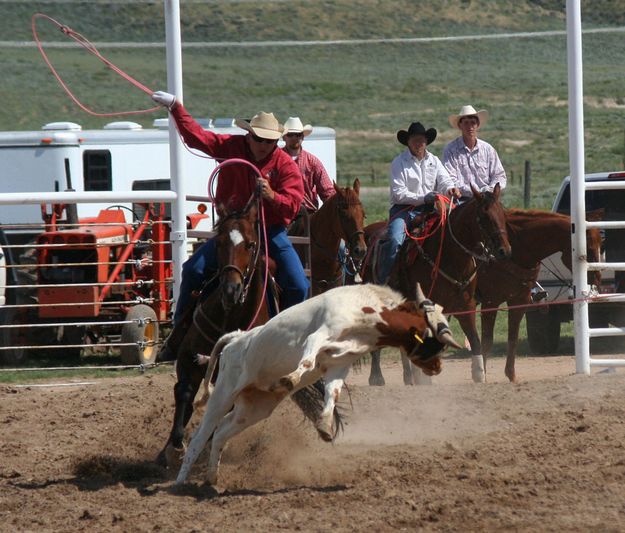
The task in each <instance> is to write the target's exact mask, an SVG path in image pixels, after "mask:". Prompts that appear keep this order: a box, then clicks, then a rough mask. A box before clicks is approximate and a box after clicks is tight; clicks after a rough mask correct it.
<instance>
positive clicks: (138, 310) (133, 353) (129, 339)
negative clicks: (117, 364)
mask: <svg viewBox="0 0 625 533" xmlns="http://www.w3.org/2000/svg"><path fill="white" fill-rule="evenodd" d="M145 319H149V320H150V322H148V323H143V324H142V323H141V322H132V323H131V324H124V326H123V327H122V338H121V341H122V343H123V344H125V343H136V345H135V346H122V347H121V358H122V363H123V364H125V365H147V364H151V363H154V362H155V361H156V354H157V353H158V350H157V346H158V339H159V336H158V335H159V327H158V320H157V319H156V313H155V312H154V309H152V308H151V307H150V306H148V305H143V304H139V305H136V306H134V307H132V308H131V309H130V311H128V314H127V315H126V320H136V321H140V320H145ZM143 342H145V343H149V344H148V345H147V346H144V347H141V346H140V344H139V343H143Z"/></svg>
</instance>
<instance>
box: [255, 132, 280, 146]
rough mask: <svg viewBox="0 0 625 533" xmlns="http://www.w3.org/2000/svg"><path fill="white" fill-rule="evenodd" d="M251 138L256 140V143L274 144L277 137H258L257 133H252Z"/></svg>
mask: <svg viewBox="0 0 625 533" xmlns="http://www.w3.org/2000/svg"><path fill="white" fill-rule="evenodd" d="M252 139H254V141H256V142H257V143H267V144H274V143H275V142H276V141H277V139H263V138H262V137H259V136H258V135H254V134H253V133H252Z"/></svg>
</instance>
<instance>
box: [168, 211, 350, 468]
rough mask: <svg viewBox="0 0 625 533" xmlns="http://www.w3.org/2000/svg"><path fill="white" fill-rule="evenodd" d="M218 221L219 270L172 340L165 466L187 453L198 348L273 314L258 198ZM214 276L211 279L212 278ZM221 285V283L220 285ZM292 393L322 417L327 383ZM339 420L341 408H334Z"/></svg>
mask: <svg viewBox="0 0 625 533" xmlns="http://www.w3.org/2000/svg"><path fill="white" fill-rule="evenodd" d="M218 212H219V222H218V224H217V226H216V230H217V235H216V237H215V243H216V250H217V262H218V266H219V271H218V273H217V276H215V278H213V279H212V280H210V281H209V283H208V285H209V287H208V288H207V289H206V290H205V292H207V293H208V294H207V295H206V296H205V297H202V296H200V298H199V299H198V300H196V305H195V306H189V309H188V310H187V311H186V312H185V314H184V316H183V317H182V320H181V324H179V325H178V326H177V327H176V328H175V330H174V332H173V333H172V336H171V337H170V340H169V343H170V346H172V348H174V349H175V348H176V347H177V350H176V351H177V359H176V377H177V382H176V385H175V386H174V399H175V411H174V420H173V426H172V429H171V432H170V435H169V438H168V440H167V442H166V443H165V446H164V448H163V450H162V451H161V452H160V453H159V455H158V458H157V462H158V463H159V464H162V465H164V466H173V465H176V464H179V462H180V460H181V457H182V455H183V453H184V443H183V439H184V430H185V427H186V426H187V424H188V422H189V420H190V418H191V415H192V414H193V400H194V398H195V395H196V394H197V391H198V389H199V387H200V384H201V383H202V380H203V379H204V376H205V374H206V366H204V365H200V364H198V361H197V354H200V353H202V354H207V353H210V352H211V351H212V349H213V346H214V345H215V344H216V342H217V340H218V339H219V338H220V337H221V336H222V335H223V334H224V333H227V332H230V331H233V330H235V329H250V328H252V327H254V326H258V325H261V324H264V323H265V322H266V321H267V320H268V319H269V306H268V305H267V302H266V298H265V293H266V292H265V289H266V286H265V279H266V275H268V272H266V270H265V269H266V261H265V257H264V255H263V253H262V250H261V242H262V239H261V235H260V227H259V225H258V224H257V218H258V207H257V203H256V202H255V201H253V200H251V201H250V202H249V203H248V205H247V206H246V208H245V209H244V210H243V211H241V212H228V211H226V210H225V209H223V208H220V209H219V210H218ZM211 282H212V283H211ZM215 285H217V288H215ZM302 390H303V391H304V393H303V394H300V395H297V394H295V395H294V396H293V399H294V401H295V403H296V404H297V405H298V406H299V407H300V408H301V409H302V411H303V412H304V414H305V415H306V416H307V417H308V418H310V419H311V420H313V422H316V421H317V418H318V417H319V416H320V414H321V411H322V408H323V389H321V390H319V388H318V386H317V387H316V388H306V389H302ZM335 421H336V423H337V427H338V426H340V414H339V412H338V411H336V410H335Z"/></svg>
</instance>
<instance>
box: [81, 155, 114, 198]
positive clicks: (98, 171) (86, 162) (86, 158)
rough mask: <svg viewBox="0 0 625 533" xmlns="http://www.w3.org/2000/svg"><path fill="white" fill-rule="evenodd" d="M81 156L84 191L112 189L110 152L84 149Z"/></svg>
mask: <svg viewBox="0 0 625 533" xmlns="http://www.w3.org/2000/svg"><path fill="white" fill-rule="evenodd" d="M82 157H83V169H84V176H83V178H84V182H85V191H112V190H113V180H112V178H111V175H112V173H111V152H109V151H108V150H86V151H85V152H84V153H83V156H82Z"/></svg>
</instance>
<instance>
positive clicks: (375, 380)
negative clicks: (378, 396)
mask: <svg viewBox="0 0 625 533" xmlns="http://www.w3.org/2000/svg"><path fill="white" fill-rule="evenodd" d="M369 385H371V386H372V387H384V385H386V381H384V378H383V377H382V376H380V377H377V376H376V377H370V378H369Z"/></svg>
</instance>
